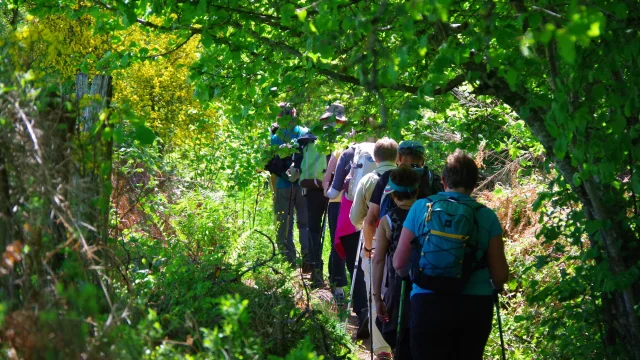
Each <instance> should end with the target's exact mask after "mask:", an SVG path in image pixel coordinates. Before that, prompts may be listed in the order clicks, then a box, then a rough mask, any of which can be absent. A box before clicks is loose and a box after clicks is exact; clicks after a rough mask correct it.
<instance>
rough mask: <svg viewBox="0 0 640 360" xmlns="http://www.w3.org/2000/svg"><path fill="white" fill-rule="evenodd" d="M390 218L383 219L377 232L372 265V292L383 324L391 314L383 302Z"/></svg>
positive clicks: (389, 237)
mask: <svg viewBox="0 0 640 360" xmlns="http://www.w3.org/2000/svg"><path fill="white" fill-rule="evenodd" d="M387 220H388V218H386V219H383V220H382V221H383V222H382V223H381V224H380V226H378V230H377V231H376V251H375V253H374V254H373V263H372V270H371V271H372V274H371V276H372V278H373V279H372V281H371V286H372V288H371V289H372V292H373V294H374V295H373V300H374V301H375V306H376V309H377V312H378V317H379V318H380V320H381V321H382V322H385V323H386V322H389V312H388V311H387V307H386V305H385V304H384V302H383V301H382V294H381V292H382V278H383V277H384V271H385V262H386V259H387V252H388V251H389V243H390V239H391V224H389V221H387Z"/></svg>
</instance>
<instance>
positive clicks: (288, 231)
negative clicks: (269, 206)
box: [276, 184, 296, 265]
mask: <svg viewBox="0 0 640 360" xmlns="http://www.w3.org/2000/svg"><path fill="white" fill-rule="evenodd" d="M289 186H290V187H289V208H288V209H287V228H286V232H285V237H284V241H285V248H287V260H289V259H291V255H290V254H289V251H290V249H289V248H288V246H289V235H290V232H291V230H290V227H291V202H292V201H293V184H289ZM276 191H277V190H276ZM276 196H277V195H276ZM276 201H278V200H277V199H276ZM295 251H296V250H295V246H294V248H293V253H294V258H295ZM293 265H295V261H294V264H293Z"/></svg>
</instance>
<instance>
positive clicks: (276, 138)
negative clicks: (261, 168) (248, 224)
mask: <svg viewBox="0 0 640 360" xmlns="http://www.w3.org/2000/svg"><path fill="white" fill-rule="evenodd" d="M307 131H308V130H307V128H306V127H304V126H296V127H294V128H293V130H289V129H286V130H278V132H276V133H275V134H274V135H271V145H272V146H273V145H276V146H280V145H283V144H288V143H290V142H291V141H292V140H296V139H297V138H299V137H300V136H302V135H304V134H306V133H307ZM292 185H293V186H298V182H297V181H296V182H294V183H291V182H289V180H287V179H283V178H281V177H278V179H277V180H276V189H288V188H290V187H291V186H292Z"/></svg>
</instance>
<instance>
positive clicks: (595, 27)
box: [587, 21, 600, 37]
mask: <svg viewBox="0 0 640 360" xmlns="http://www.w3.org/2000/svg"><path fill="white" fill-rule="evenodd" d="M587 36H589V37H598V36H600V22H599V21H595V22H592V23H591V26H589V30H588V31H587Z"/></svg>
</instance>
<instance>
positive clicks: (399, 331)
mask: <svg viewBox="0 0 640 360" xmlns="http://www.w3.org/2000/svg"><path fill="white" fill-rule="evenodd" d="M401 281H402V284H401V285H400V310H399V311H398V328H397V330H396V351H395V354H393V358H394V359H398V358H400V356H399V355H400V354H399V352H400V340H401V338H402V336H401V334H402V316H403V312H404V296H405V288H406V287H407V281H406V280H405V279H402V280H401Z"/></svg>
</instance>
